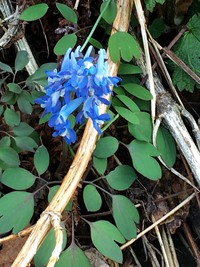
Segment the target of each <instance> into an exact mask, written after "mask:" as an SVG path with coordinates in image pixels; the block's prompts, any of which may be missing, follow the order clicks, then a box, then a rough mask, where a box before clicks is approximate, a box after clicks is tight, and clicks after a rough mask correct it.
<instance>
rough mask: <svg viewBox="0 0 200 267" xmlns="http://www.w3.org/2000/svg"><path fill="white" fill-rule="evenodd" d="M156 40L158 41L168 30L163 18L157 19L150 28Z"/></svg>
mask: <svg viewBox="0 0 200 267" xmlns="http://www.w3.org/2000/svg"><path fill="white" fill-rule="evenodd" d="M148 30H149V32H150V33H151V35H152V37H153V38H154V39H157V38H158V37H160V36H161V34H162V33H163V32H164V31H165V30H166V25H165V22H164V20H163V19H162V18H156V19H155V20H154V21H153V23H152V24H151V25H150V26H149V28H148Z"/></svg>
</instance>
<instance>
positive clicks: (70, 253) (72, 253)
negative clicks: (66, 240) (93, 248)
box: [55, 243, 91, 267]
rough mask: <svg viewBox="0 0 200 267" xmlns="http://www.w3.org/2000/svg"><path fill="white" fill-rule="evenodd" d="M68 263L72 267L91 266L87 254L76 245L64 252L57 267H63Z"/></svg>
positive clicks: (73, 244)
mask: <svg viewBox="0 0 200 267" xmlns="http://www.w3.org/2000/svg"><path fill="white" fill-rule="evenodd" d="M66 263H67V265H68V266H70V267H90V266H91V264H90V261H89V259H88V258H87V256H86V255H85V253H84V252H83V251H82V250H81V249H80V248H79V247H78V246H77V245H76V244H75V243H72V244H71V245H70V246H69V247H68V248H67V249H66V250H65V251H63V253H62V254H61V257H60V259H59V260H58V262H57V263H56V265H55V267H63V266H65V265H66Z"/></svg>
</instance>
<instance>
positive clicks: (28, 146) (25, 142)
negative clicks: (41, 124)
mask: <svg viewBox="0 0 200 267" xmlns="http://www.w3.org/2000/svg"><path fill="white" fill-rule="evenodd" d="M14 140H15V143H16V146H18V147H19V148H20V149H22V150H23V151H31V152H34V148H36V147H37V146H38V145H37V143H36V142H35V141H34V140H33V139H32V138H31V137H28V136H17V137H15V138H14Z"/></svg>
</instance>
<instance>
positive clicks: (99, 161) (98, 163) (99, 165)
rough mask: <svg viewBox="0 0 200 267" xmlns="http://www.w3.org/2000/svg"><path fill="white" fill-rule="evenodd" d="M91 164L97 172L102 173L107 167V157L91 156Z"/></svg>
mask: <svg viewBox="0 0 200 267" xmlns="http://www.w3.org/2000/svg"><path fill="white" fill-rule="evenodd" d="M93 165H94V167H95V169H96V170H97V172H98V173H100V174H104V172H105V171H106V168H107V158H98V157H95V156H94V157H93Z"/></svg>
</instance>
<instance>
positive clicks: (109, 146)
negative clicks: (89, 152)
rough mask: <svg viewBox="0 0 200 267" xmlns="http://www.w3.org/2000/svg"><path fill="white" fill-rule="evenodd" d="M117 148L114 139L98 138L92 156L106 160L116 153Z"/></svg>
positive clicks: (116, 141)
mask: <svg viewBox="0 0 200 267" xmlns="http://www.w3.org/2000/svg"><path fill="white" fill-rule="evenodd" d="M118 146H119V142H118V140H117V139H116V138H115V137H112V136H107V137H103V138H100V139H99V140H98V142H97V144H96V148H95V150H94V153H93V155H94V156H95V157H98V158H108V157H110V156H112V155H113V154H114V153H115V152H116V151H117V149H118Z"/></svg>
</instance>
